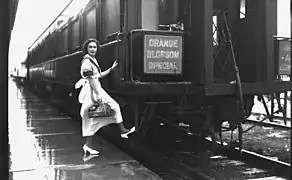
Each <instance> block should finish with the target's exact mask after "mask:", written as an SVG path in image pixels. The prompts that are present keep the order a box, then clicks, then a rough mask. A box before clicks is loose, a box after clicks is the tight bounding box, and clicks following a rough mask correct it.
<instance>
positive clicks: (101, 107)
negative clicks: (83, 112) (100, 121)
mask: <svg viewBox="0 0 292 180" xmlns="http://www.w3.org/2000/svg"><path fill="white" fill-rule="evenodd" d="M112 114H113V109H112V108H111V106H110V105H109V104H108V103H106V102H103V101H101V100H100V99H98V100H97V101H94V104H93V105H92V106H91V107H90V108H89V109H88V117H89V118H98V117H109V116H112Z"/></svg>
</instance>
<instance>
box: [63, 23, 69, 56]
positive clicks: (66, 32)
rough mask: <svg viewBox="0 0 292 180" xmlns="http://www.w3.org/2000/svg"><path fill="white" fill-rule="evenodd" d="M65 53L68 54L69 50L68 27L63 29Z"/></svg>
mask: <svg viewBox="0 0 292 180" xmlns="http://www.w3.org/2000/svg"><path fill="white" fill-rule="evenodd" d="M63 45H64V46H63V48H64V49H63V51H64V52H66V51H67V50H68V27H66V28H65V29H63Z"/></svg>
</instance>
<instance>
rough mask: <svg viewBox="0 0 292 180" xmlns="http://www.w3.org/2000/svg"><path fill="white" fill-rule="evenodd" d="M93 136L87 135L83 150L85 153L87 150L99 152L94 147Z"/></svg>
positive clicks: (94, 152)
mask: <svg viewBox="0 0 292 180" xmlns="http://www.w3.org/2000/svg"><path fill="white" fill-rule="evenodd" d="M92 138H93V136H87V137H86V142H85V145H84V146H83V150H84V153H85V154H86V153H87V152H89V154H99V152H98V151H96V150H94V149H93V144H92Z"/></svg>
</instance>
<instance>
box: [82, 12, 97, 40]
mask: <svg viewBox="0 0 292 180" xmlns="http://www.w3.org/2000/svg"><path fill="white" fill-rule="evenodd" d="M95 15H96V10H95V9H92V10H90V11H89V12H88V13H87V14H86V15H85V19H86V22H85V23H86V30H85V31H86V32H85V36H86V39H88V38H90V37H91V38H96V17H95Z"/></svg>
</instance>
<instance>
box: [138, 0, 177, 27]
mask: <svg viewBox="0 0 292 180" xmlns="http://www.w3.org/2000/svg"><path fill="white" fill-rule="evenodd" d="M178 18H179V0H142V29H152V30H156V29H158V28H159V26H164V25H166V26H167V25H170V24H176V23H178Z"/></svg>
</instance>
